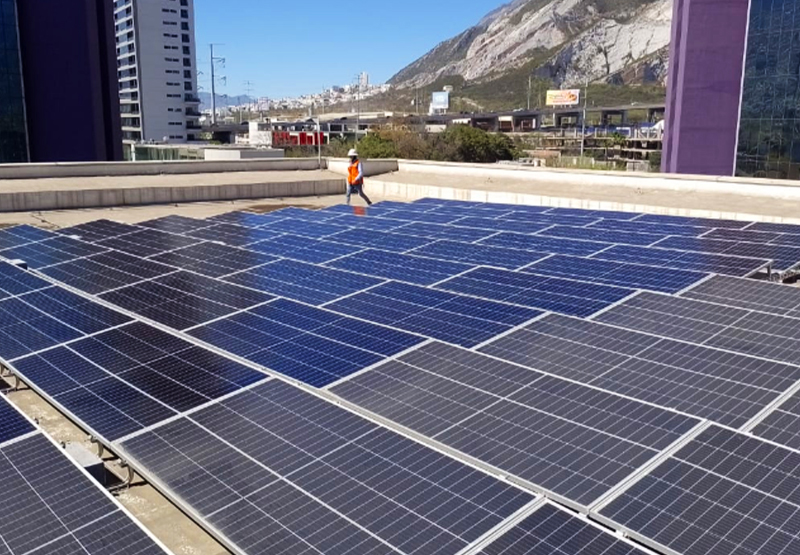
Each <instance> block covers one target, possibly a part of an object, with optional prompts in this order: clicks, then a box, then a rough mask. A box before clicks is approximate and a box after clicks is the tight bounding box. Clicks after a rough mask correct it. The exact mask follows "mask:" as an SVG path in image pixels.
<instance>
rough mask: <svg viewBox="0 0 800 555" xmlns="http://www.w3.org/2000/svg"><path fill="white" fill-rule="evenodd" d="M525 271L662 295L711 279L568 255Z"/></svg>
mask: <svg viewBox="0 0 800 555" xmlns="http://www.w3.org/2000/svg"><path fill="white" fill-rule="evenodd" d="M523 271H524V272H530V273H533V274H539V275H542V276H560V277H566V278H572V279H582V280H587V281H591V282H593V283H605V284H607V285H618V286H620V287H632V288H635V289H646V290H648V291H659V292H662V293H677V292H679V291H682V290H684V289H686V288H687V287H689V286H691V285H693V284H695V283H697V282H699V281H701V280H703V279H705V278H707V277H708V276H709V274H704V273H701V272H691V271H688V270H672V269H669V268H658V267H655V266H642V265H637V264H626V263H623V262H611V261H607V260H599V259H595V258H577V257H573V256H564V255H555V256H553V257H551V258H548V259H546V260H542V261H541V262H537V263H536V264H533V265H531V266H529V267H527V268H525V269H524V270H523Z"/></svg>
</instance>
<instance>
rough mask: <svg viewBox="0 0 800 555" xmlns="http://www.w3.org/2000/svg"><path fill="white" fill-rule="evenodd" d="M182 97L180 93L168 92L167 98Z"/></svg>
mask: <svg viewBox="0 0 800 555" xmlns="http://www.w3.org/2000/svg"><path fill="white" fill-rule="evenodd" d="M180 97H181V95H179V94H168V95H167V98H180Z"/></svg>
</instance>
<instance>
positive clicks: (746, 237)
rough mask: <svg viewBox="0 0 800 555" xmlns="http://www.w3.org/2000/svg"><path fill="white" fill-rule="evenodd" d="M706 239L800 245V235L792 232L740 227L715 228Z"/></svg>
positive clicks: (704, 236)
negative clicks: (740, 228) (754, 229)
mask: <svg viewBox="0 0 800 555" xmlns="http://www.w3.org/2000/svg"><path fill="white" fill-rule="evenodd" d="M703 238H704V239H721V240H723V241H741V242H744V243H762V244H770V245H784V246H788V247H796V246H798V245H800V235H794V234H791V233H776V232H774V231H750V230H744V231H742V230H739V229H715V230H713V231H711V232H710V233H707V234H706V235H703Z"/></svg>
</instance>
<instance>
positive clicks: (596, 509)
mask: <svg viewBox="0 0 800 555" xmlns="http://www.w3.org/2000/svg"><path fill="white" fill-rule="evenodd" d="M711 426H717V427H720V428H725V429H728V430H731V428H728V427H727V426H723V425H721V424H715V423H712V422H710V421H703V422H701V423H700V424H698V425H697V426H696V427H695V428H694V429H693V430H691V431H690V432H688V433H687V434H686V435H685V436H684V437H683V438H682V439H681V441H680V442H679V443H677V444H675V445H673V446H672V447H670V448H669V449H666V450H664V451H663V452H662V453H661V455H660V456H659V457H658V458H657V460H655V461H653V462H652V464H649V465H647V467H644V468H642V469H641V471H640V472H638V473H637V474H636V475H635V476H633V477H631V479H630V480H628V481H627V482H625V483H624V484H622V485H620V487H619V488H617V489H616V490H614V491H613V492H610V493H609V494H608V495H607V496H606V497H605V498H603V499H602V500H600V501H598V502H597V503H596V504H594V505H592V507H591V508H590V512H589V515H588V516H589V518H591V519H592V520H595V521H596V522H599V523H600V524H602V525H604V526H608V527H610V528H612V529H614V530H617V531H618V532H622V533H623V534H625V535H626V536H628V537H630V538H633V539H635V540H636V541H637V542H640V543H642V544H644V545H646V546H647V547H649V548H651V549H653V550H655V551H657V552H658V553H663V554H664V555H685V554H683V553H680V552H678V551H675V550H674V549H671V548H669V547H667V546H665V545H661V544H660V543H658V542H656V541H654V540H652V539H650V538H648V537H647V536H645V535H644V534H640V533H639V532H636V531H634V530H631V529H630V528H628V527H627V526H623V525H621V524H620V523H618V522H616V521H615V520H613V519H611V518H608V517H605V516H603V515H602V514H600V511H602V510H603V509H604V508H605V507H607V506H608V505H610V504H611V503H612V502H614V501H615V500H616V499H617V498H619V497H620V496H621V495H623V494H624V493H625V492H626V491H628V490H629V489H630V488H632V487H633V486H634V485H636V484H637V483H639V482H640V481H641V480H643V479H644V478H645V477H646V476H647V475H648V474H649V473H650V472H652V471H653V470H655V469H656V468H657V467H659V466H661V465H662V464H663V463H664V462H666V461H667V459H669V458H670V457H671V456H672V455H674V454H675V453H677V452H678V451H679V450H680V449H682V448H683V447H685V446H686V445H688V444H689V443H690V442H691V441H692V440H694V439H695V438H697V437H698V436H699V435H700V434H702V433H703V432H704V431H705V430H706V429H708V428H710V427H711ZM759 440H761V441H767V443H773V442H769V441H768V440H764V439H762V438H759ZM775 445H778V444H775ZM781 447H783V448H784V449H790V448H788V447H786V446H785V445H781Z"/></svg>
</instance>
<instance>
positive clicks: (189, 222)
mask: <svg viewBox="0 0 800 555" xmlns="http://www.w3.org/2000/svg"><path fill="white" fill-rule="evenodd" d="M217 223H219V222H218V221H214V220H197V219H195V218H187V217H186V216H176V215H174V214H173V215H170V216H164V217H163V218H156V219H155V220H147V221H146V222H139V223H138V224H136V225H138V226H139V227H146V228H148V229H157V230H159V231H166V232H167V233H179V234H180V233H187V232H190V231H194V230H196V229H202V228H204V227H209V226H212V225H215V224H217Z"/></svg>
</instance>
